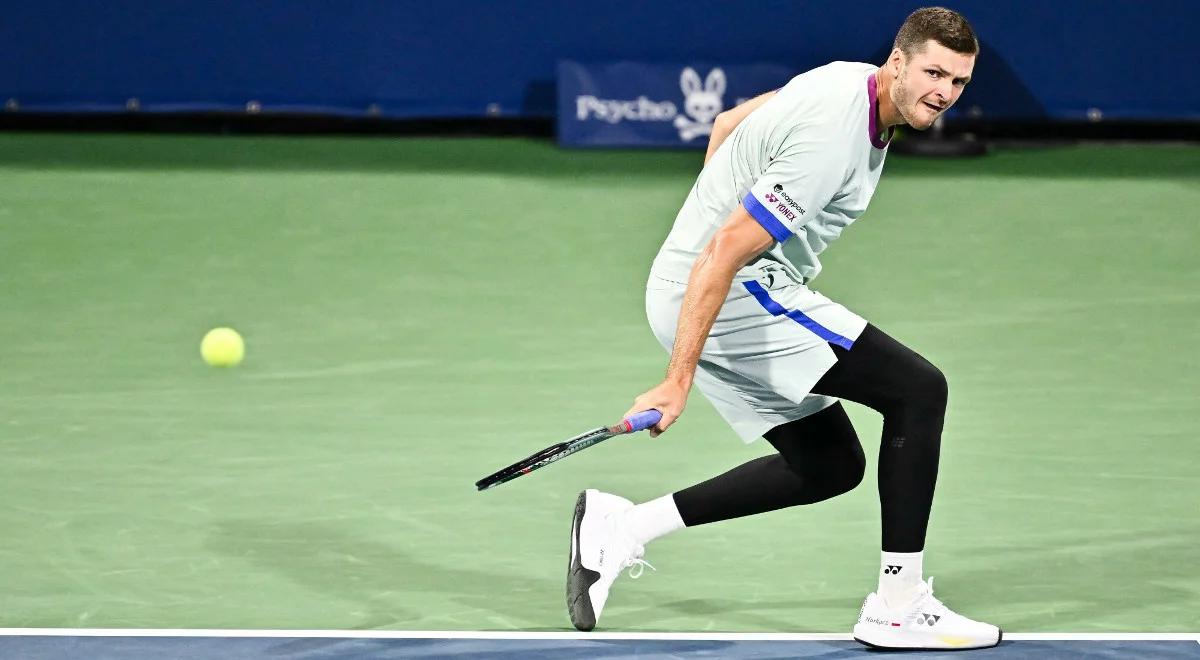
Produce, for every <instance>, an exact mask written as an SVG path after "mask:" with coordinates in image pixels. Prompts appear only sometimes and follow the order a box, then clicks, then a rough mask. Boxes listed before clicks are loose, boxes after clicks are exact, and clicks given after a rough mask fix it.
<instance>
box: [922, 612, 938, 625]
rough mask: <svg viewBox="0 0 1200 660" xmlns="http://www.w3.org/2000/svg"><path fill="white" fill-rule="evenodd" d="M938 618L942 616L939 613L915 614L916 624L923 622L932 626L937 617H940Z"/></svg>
mask: <svg viewBox="0 0 1200 660" xmlns="http://www.w3.org/2000/svg"><path fill="white" fill-rule="evenodd" d="M940 618H942V617H941V615H940V614H924V613H922V614H920V615H918V616H917V625H920V624H922V623H924V624H926V625H930V626H932V625H933V624H935V623H937V622H938V619H940Z"/></svg>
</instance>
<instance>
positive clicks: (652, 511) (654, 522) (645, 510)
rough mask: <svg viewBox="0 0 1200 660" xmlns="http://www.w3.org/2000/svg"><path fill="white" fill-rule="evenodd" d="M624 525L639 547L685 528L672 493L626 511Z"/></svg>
mask: <svg viewBox="0 0 1200 660" xmlns="http://www.w3.org/2000/svg"><path fill="white" fill-rule="evenodd" d="M624 523H625V531H627V532H628V533H629V537H630V538H632V539H633V540H634V542H635V543H637V544H638V545H646V544H647V543H649V542H651V541H653V540H654V539H656V538H658V537H660V536H666V535H667V534H670V533H671V532H673V531H675V530H677V529H683V527H684V525H683V518H680V517H679V509H678V508H677V507H676V506H675V498H674V497H672V496H671V494H670V493H668V494H666V495H663V496H662V497H660V498H658V499H656V500H650V501H649V502H644V503H642V504H639V505H637V506H635V507H633V508H632V509H626V510H625V514H624Z"/></svg>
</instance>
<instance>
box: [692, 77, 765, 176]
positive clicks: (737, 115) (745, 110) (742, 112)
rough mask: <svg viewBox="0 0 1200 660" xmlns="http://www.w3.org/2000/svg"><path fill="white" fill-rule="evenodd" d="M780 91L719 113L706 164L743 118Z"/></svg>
mask: <svg viewBox="0 0 1200 660" xmlns="http://www.w3.org/2000/svg"><path fill="white" fill-rule="evenodd" d="M778 91H779V90H775V91H772V92H767V93H766V94H759V95H758V96H756V97H754V98H752V99H750V100H749V101H746V102H745V103H743V104H741V105H739V106H734V107H732V108H730V109H728V110H726V111H725V112H722V113H721V114H719V115H717V118H716V119H715V120H714V121H713V129H712V134H711V135H709V137H708V152H707V153H705V154H704V164H705V165H707V164H708V161H709V159H711V158H712V156H713V154H714V153H716V152H717V147H719V146H721V143H722V142H724V141H725V138H727V137H729V134H730V133H732V132H733V129H735V128H737V125H738V124H740V123H742V120H743V119H745V118H746V117H749V116H750V113H751V112H754V111H755V110H756V109H758V107H759V106H761V105H762V104H764V103H766V102H767V101H770V100H771V99H772V98H773V97H774V96H775V94H776V93H777V92H778Z"/></svg>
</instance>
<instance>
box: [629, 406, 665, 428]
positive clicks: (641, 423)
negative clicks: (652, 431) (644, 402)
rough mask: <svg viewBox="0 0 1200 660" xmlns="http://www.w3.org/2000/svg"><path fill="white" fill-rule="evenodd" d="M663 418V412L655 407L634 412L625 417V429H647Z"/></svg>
mask: <svg viewBox="0 0 1200 660" xmlns="http://www.w3.org/2000/svg"><path fill="white" fill-rule="evenodd" d="M661 419H662V413H660V412H658V411H657V410H654V409H653V408H651V409H650V410H643V411H642V412H640V413H634V414H632V415H630V416H629V417H626V418H625V431H626V433H635V432H637V431H645V430H646V429H648V428H650V427H651V426H654V425H655V424H657V423H658V422H659V420H661Z"/></svg>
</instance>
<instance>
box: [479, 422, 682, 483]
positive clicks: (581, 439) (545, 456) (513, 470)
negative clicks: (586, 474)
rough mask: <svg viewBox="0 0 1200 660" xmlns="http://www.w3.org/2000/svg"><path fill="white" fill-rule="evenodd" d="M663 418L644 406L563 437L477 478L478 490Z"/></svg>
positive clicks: (646, 427)
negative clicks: (621, 417)
mask: <svg viewBox="0 0 1200 660" xmlns="http://www.w3.org/2000/svg"><path fill="white" fill-rule="evenodd" d="M660 419H662V413H660V412H658V411H657V410H643V411H642V412H640V413H634V414H632V415H630V416H629V417H626V418H625V419H624V420H622V421H621V423H619V424H617V425H616V426H607V427H605V426H602V427H600V428H598V429H593V430H591V431H588V432H587V433H582V434H580V435H577V436H575V437H574V438H571V439H570V440H564V441H563V442H560V443H558V444H556V445H551V446H549V447H546V448H545V449H543V450H541V451H539V452H538V453H536V454H534V455H532V456H530V457H529V458H526V459H525V460H523V461H517V462H516V463H513V464H512V465H510V466H508V467H506V468H504V469H502V470H499V471H497V472H493V473H492V474H489V475H488V476H486V477H484V478H482V479H480V480H479V481H476V482H475V488H477V489H478V490H487V489H489V488H492V487H494V486H499V485H500V484H502V483H504V482H506V481H512V480H513V479H516V478H517V477H519V476H521V475H523V474H529V473H530V472H533V471H534V470H537V469H538V468H543V467H546V466H547V465H550V464H551V463H553V462H555V461H557V460H559V459H562V458H566V457H567V456H570V455H571V454H574V453H575V452H577V451H581V450H584V449H587V448H588V447H591V446H592V445H595V444H599V443H601V442H604V441H605V440H608V439H609V438H611V437H614V436H618V435H624V434H626V433H636V432H637V431H644V430H646V429H648V428H650V427H651V426H654V425H655V424H657V423H658V421H659V420H660Z"/></svg>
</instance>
